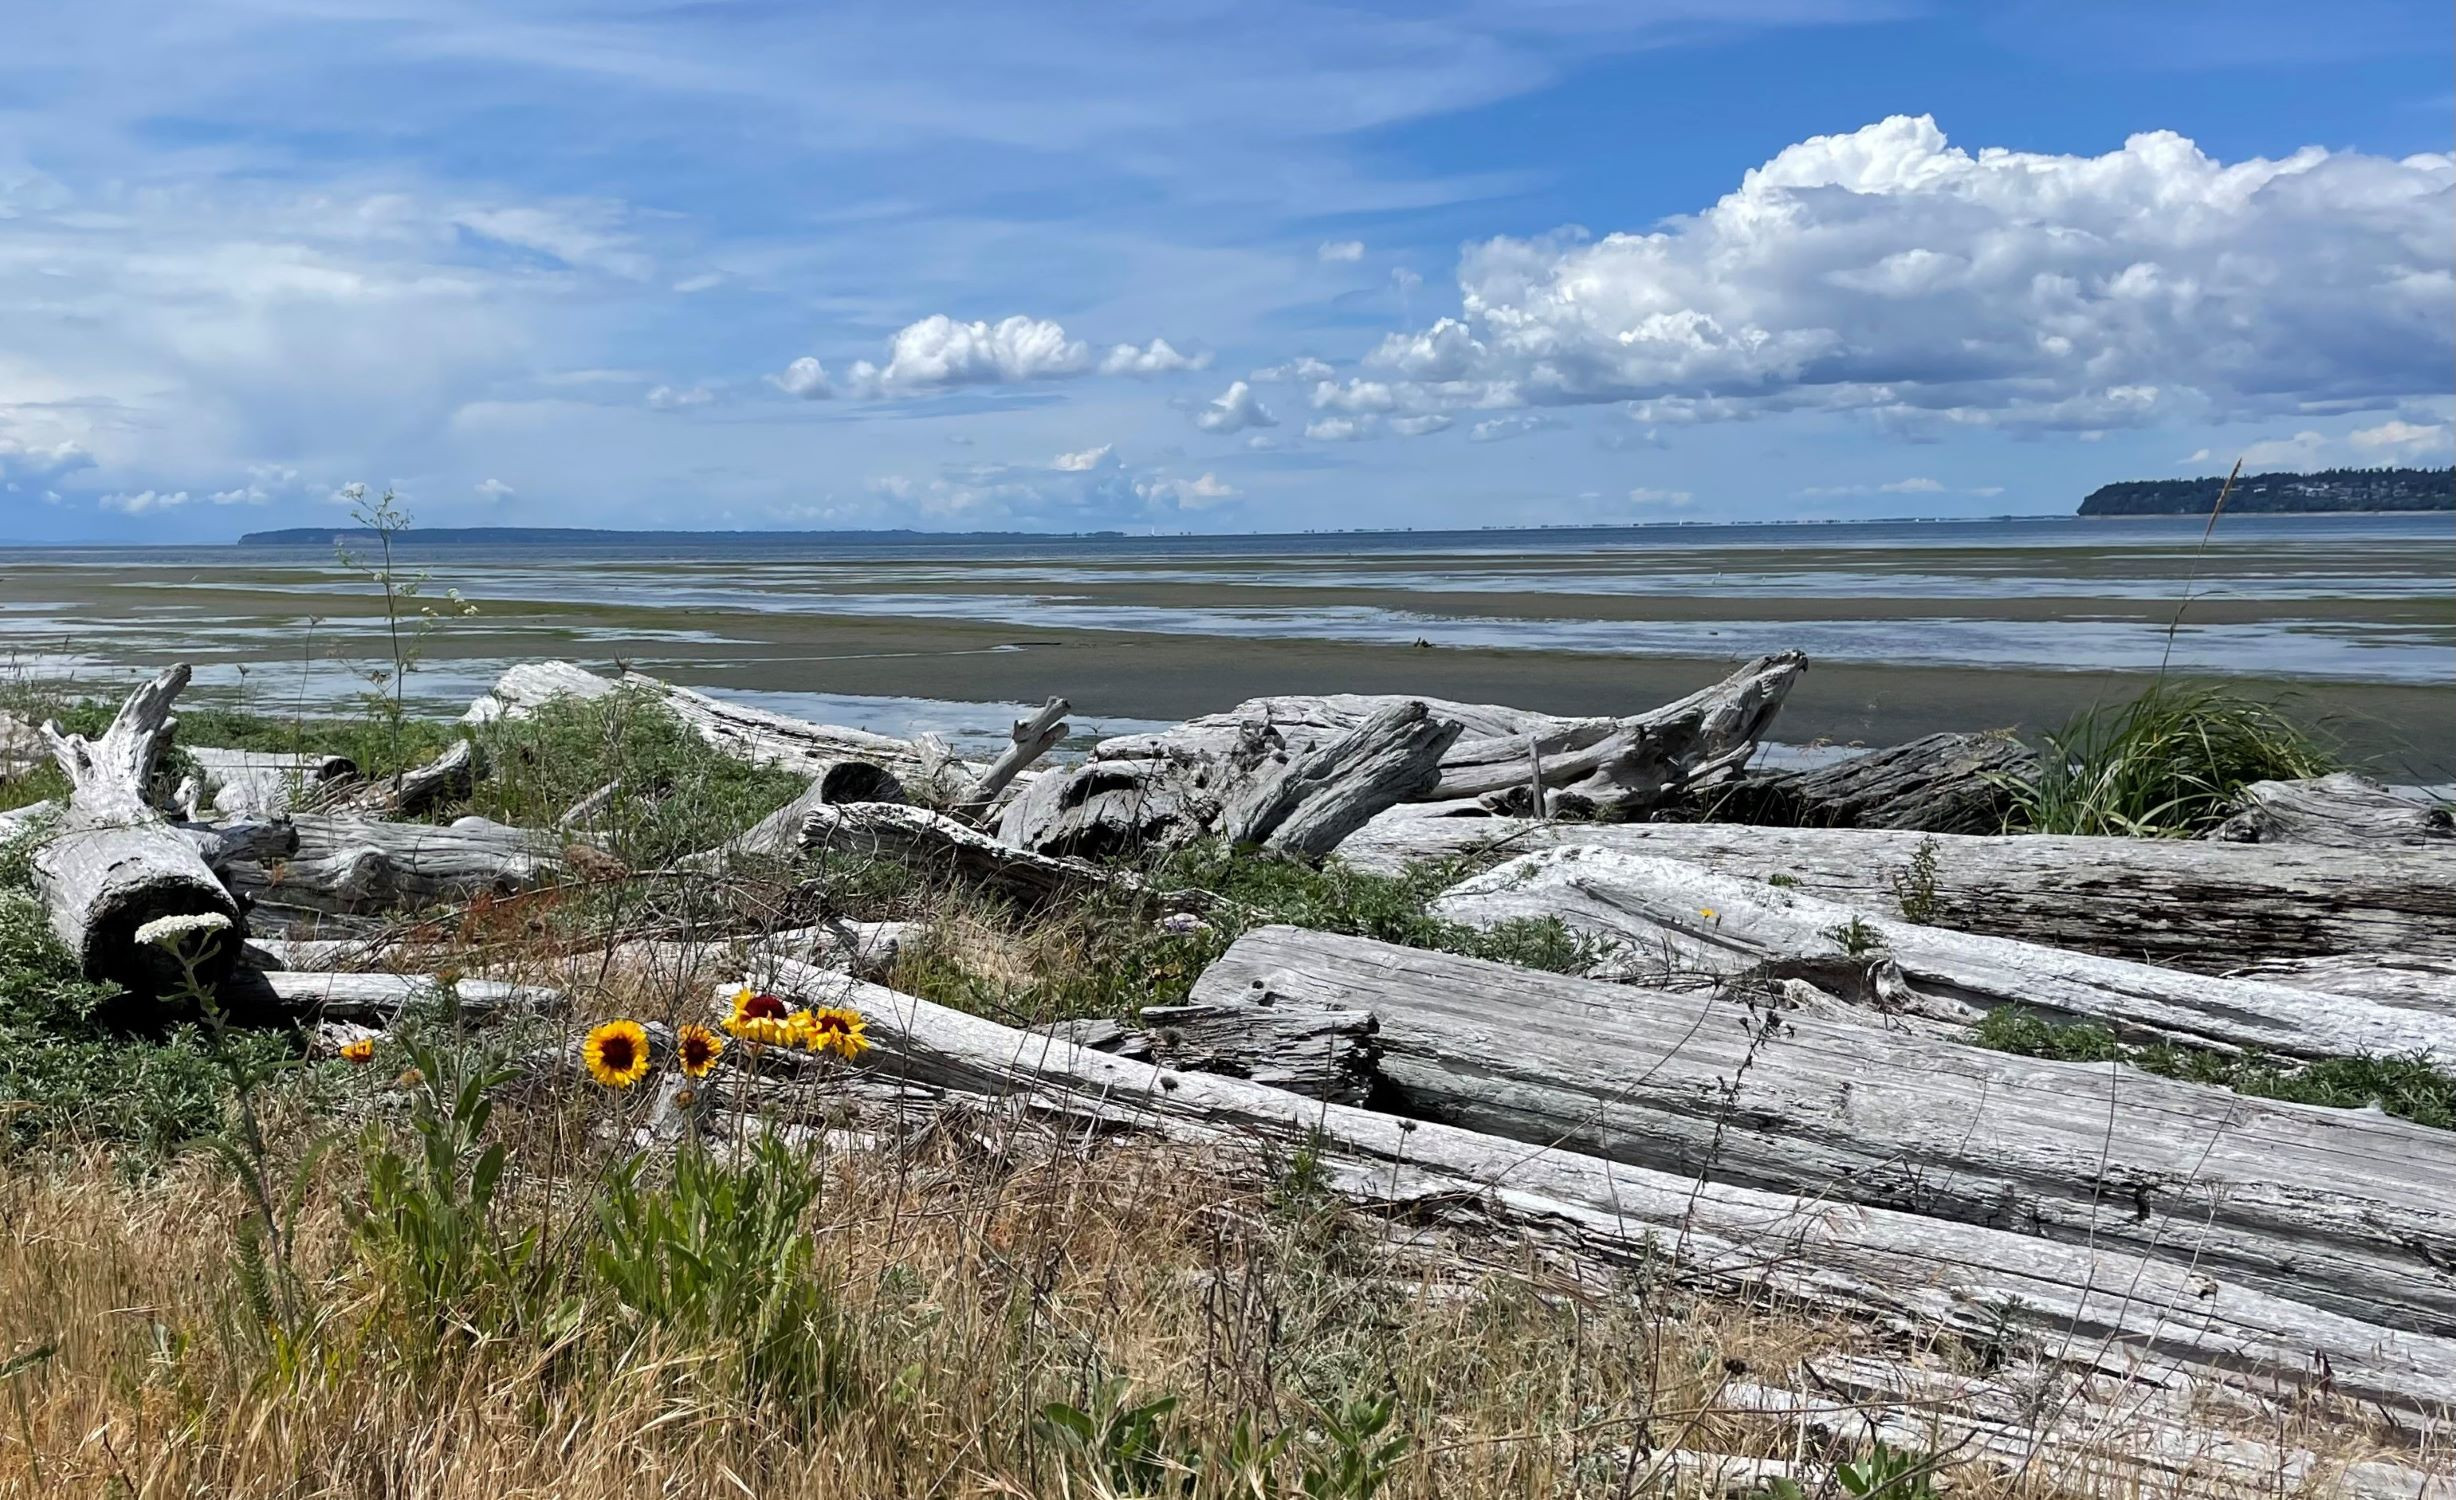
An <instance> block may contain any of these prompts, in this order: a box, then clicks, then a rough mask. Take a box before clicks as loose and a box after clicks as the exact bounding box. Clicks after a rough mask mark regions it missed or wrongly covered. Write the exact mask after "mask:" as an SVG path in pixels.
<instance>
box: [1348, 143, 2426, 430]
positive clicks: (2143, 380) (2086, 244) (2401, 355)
mask: <svg viewBox="0 0 2456 1500" xmlns="http://www.w3.org/2000/svg"><path fill="white" fill-rule="evenodd" d="M2452 234H2456V158H2452V157H2450V156H2448V155H2444V154H2424V155H2416V156H2410V157H2406V158H2404V159H2402V160H2390V159H2387V158H2384V157H2377V156H2368V155H2364V154H2361V153H2358V152H2330V151H2326V150H2322V149H2320V148H2317V147H2312V148H2307V149H2305V150H2302V151H2298V152H2295V153H2294V154H2293V155H2291V156H2288V157H2285V158H2283V159H2279V160H2268V159H2262V158H2252V159H2248V160H2244V161H2239V162H2233V163H2227V162H2221V161H2218V160H2215V159H2213V158H2211V157H2210V156H2209V155H2207V154H2206V153H2204V152H2202V151H2201V150H2200V149H2199V148H2198V147H2197V146H2195V145H2194V144H2193V143H2192V142H2191V141H2189V140H2186V139H2185V138H2183V137H2181V136H2179V135H2175V134H2173V133H2171V132H2153V133H2149V134H2143V135H2136V136H2134V137H2132V138H2131V139H2130V140H2128V141H2126V142H2125V143H2124V145H2123V146H2122V147H2121V148H2120V149H2118V150H2115V151H2110V152H2108V153H2106V154H2104V155H2102V156H2094V157H2093V156H2062V155H2043V154H2036V153H2028V152H2018V151H2006V150H1998V149H1987V150H1981V151H1978V152H1976V153H1972V152H1969V151H1965V150H1962V149H1960V148H1958V147H1954V146H1952V145H1950V144H1948V143H1947V141H1946V139H1945V137H1944V134H1943V132H1942V131H1940V130H1939V129H1938V128H1937V126H1936V124H1935V122H1934V121H1933V120H1932V119H1928V118H1925V117H1920V118H1910V117H1902V116H1897V117H1895V118H1892V119H1888V120H1885V121H1883V122H1881V123H1879V124H1875V125H1871V126H1869V127H1867V128H1866V129H1864V130H1859V131H1855V132H1852V133H1850V134H1846V135H1833V136H1819V137H1816V138H1814V139H1811V140H1808V141H1804V142H1802V143H1800V144H1798V145H1796V146H1792V147H1789V148H1787V149H1785V150H1784V151H1782V152H1781V153H1779V154H1778V155H1776V156H1775V157H1774V159H1773V160H1771V161H1769V162H1767V163H1766V164H1765V165H1763V166H1761V167H1759V168H1757V169H1755V170H1753V171H1751V172H1749V173H1747V174H1746V176H1745V177H1744V179H1743V180H1742V181H1741V183H1740V185H1739V187H1738V188H1737V189H1736V190H1734V191H1733V192H1731V193H1730V194H1728V195H1726V196H1725V197H1723V198H1722V199H1721V200H1720V201H1718V202H1716V203H1714V204H1713V205H1711V206H1710V207H1708V208H1706V209H1704V210H1703V211H1702V212H1700V213H1696V214H1693V215H1689V216H1684V217H1680V218H1676V219H1673V220H1670V221H1668V222H1667V223H1666V224H1665V226H1664V227H1662V228H1660V229H1658V230H1655V231H1652V232H1645V233H1622V234H1612V235H1608V236H1605V237H1604V238H1602V239H1588V238H1586V237H1584V236H1582V235H1578V234H1574V233H1563V234H1560V235H1554V236H1549V237H1544V238H1537V239H1514V238H1502V239H1495V240H1492V241H1489V242H1487V243H1485V244H1482V245H1478V246H1475V247H1473V248H1471V249H1470V250H1469V251H1468V252H1467V253H1466V254H1465V255H1464V257H1463V258H1462V260H1461V263H1460V267H1459V286H1460V308H1459V312H1458V314H1457V315H1456V316H1455V317H1446V318H1442V319H1439V320H1436V321H1435V322H1434V323H1432V324H1431V325H1430V326H1429V327H1426V328H1423V329H1420V330H1416V331H1411V332H1404V333H1398V334H1393V335H1391V336H1389V337H1388V338H1387V339H1385V340H1384V341H1383V343H1382V344H1381V346H1380V347H1379V348H1378V349H1377V350H1375V351H1374V353H1373V355H1372V356H1371V359H1370V361H1369V363H1371V364H1372V365H1374V366H1375V367H1376V368H1377V369H1378V370H1379V371H1381V372H1382V373H1383V374H1385V375H1386V376H1387V377H1388V379H1387V380H1386V381H1363V382H1351V383H1350V384H1349V385H1348V386H1346V387H1329V388H1328V389H1327V391H1326V390H1325V389H1323V388H1317V390H1316V393H1315V399H1314V405H1315V406H1316V407H1317V408H1320V409H1332V408H1334V407H1335V408H1337V409H1343V410H1350V411H1354V410H1364V409H1375V408H1371V407H1367V406H1365V405H1363V404H1362V403H1363V402H1364V401H1366V400H1372V401H1387V402H1389V403H1390V405H1388V406H1383V407H1380V408H1378V409H1384V410H1389V409H1410V410H1419V411H1421V410H1432V409H1446V408H1452V407H1459V406H1503V407H1509V406H1526V405H1537V406H1540V405H1553V404H1571V403H1579V402H1600V401H1631V402H1636V403H1640V404H1641V407H1640V408H1639V409H1633V411H1632V413H1631V414H1632V415H1633V416H1637V417H1638V418H1639V420H1641V421H1645V422H1648V423H1654V422H1671V421H1720V420H1732V419H1735V418H1740V417H1747V416H1753V415H1757V414H1760V413H1762V412H1766V411H1785V410H1798V409H1814V410H1857V411H1865V412H1870V413H1873V414H1875V415H1876V416H1878V417H1879V418H1880V419H1883V420H1886V421H1888V422H1890V423H1895V424H1901V425H1904V426H1916V425H1917V424H1944V423H1953V424H1962V425H1996V426H2009V427H2027V428H2060V429H2072V430H2103V429H2108V428H2115V427H2136V426H2143V425H2147V424H2150V423H2155V422H2159V421H2163V420H2166V419H2168V418H2169V417H2179V416H2187V415H2188V416H2195V417H2199V418H2203V419H2217V420H2225V419H2232V418H2244V417H2250V416H2255V415H2259V414H2262V413H2267V414H2276V413H2291V412H2299V411H2308V412H2313V413H2325V412H2345V411H2356V410H2363V409H2378V408H2381V407H2389V406H2393V405H2395V404H2396V403H2398V402H2399V401H2401V400H2404V399H2407V398H2425V397H2430V396H2433V395H2444V393H2445V389H2446V378H2447V371H2448V368H2449V366H2450V362H2451V359H2452V358H2456V271H2452V270H2451V266H2450V263H2449V259H2448V255H2447V246H2448V244H2449V243H2450V239H2451V235H2452Z"/></svg>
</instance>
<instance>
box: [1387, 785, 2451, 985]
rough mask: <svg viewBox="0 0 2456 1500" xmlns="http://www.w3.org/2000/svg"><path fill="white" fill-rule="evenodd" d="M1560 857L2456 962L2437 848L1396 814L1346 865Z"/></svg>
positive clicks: (2202, 960) (1983, 912)
mask: <svg viewBox="0 0 2456 1500" xmlns="http://www.w3.org/2000/svg"><path fill="white" fill-rule="evenodd" d="M1563 844H1591V845H1596V846H1600V847H1603V848H1607V849H1621V850H1626V851H1628V852H1630V853H1634V854H1655V855H1662V856H1665V857H1667V858H1671V859H1680V860H1687V861H1689V862H1691V863H1695V864H1700V865H1703V866H1705V867H1706V868H1708V869H1711V870H1716V871H1719V872H1721V873H1724V874H1729V875H1738V876H1742V877H1745V878H1747V879H1751V880H1760V881H1762V880H1767V879H1769V878H1774V877H1780V878H1781V879H1782V880H1785V881H1789V882H1792V883H1794V885H1795V886H1796V888H1797V889H1798V890H1800V891H1801V892H1803V893H1804V894H1807V895H1811V896H1821V897H1824V898H1826V899H1828V900H1833V901H1840V902H1842V903H1844V904H1846V905H1850V906H1856V907H1859V908H1861V909H1862V910H1893V911H1899V910H1900V909H1901V902H1902V900H1903V898H1904V894H1905V892H1908V893H1910V894H1911V895H1912V896H1913V897H1914V898H1916V897H1918V896H1920V895H1922V894H1923V895H1924V897H1925V899H1924V900H1923V901H1920V902H1918V906H1919V909H1922V910H1924V911H1925V912H1926V913H1927V918H1926V919H1927V920H1928V921H1929V922H1930V923H1932V924H1934V925H1936V926H1939V927H1950V928H1954V929H1956V930H1958V931H1962V932H1976V933H1986V934H1991V935H1995V936H2001V937H2017V938H2022V939H2025V940H2027V941H2030V942H2036V943H2046V944H2050V945H2052V946H2054V947H2058V948H2071V949H2076V950H2079V951H2081V952H2085V953H2097V954H2103V955H2106V956H2109V957H2114V958H2131V959H2140V960H2144V961H2146V962H2150V963H2156V964H2164V965H2167V966H2170V967H2173V968H2178V969H2190V970H2195V971H2198V972H2201V973H2223V972H2225V971H2227V970H2229V969H2237V968H2240V967H2242V966H2243V965H2244V964H2247V963H2254V962H2259V961H2262V960H2266V959H2272V958H2310V957H2314V956H2317V955H2321V954H2331V953H2353V954H2363V953H2393V954H2399V955H2409V956H2416V957H2439V958H2450V957H2456V860H2450V859H2448V858H2446V857H2445V856H2444V855H2442V854H2441V853H2439V852H2438V851H2435V850H2427V849H2376V850H2362V851H2354V850H2344V849H2327V848H2314V847H2310V846H2306V845H2288V844H2281V845H2278V846H2276V847H2274V848H2245V847H2243V846H2241V845H2236V844H2223V843H2212V842H2201V841H2198V840H2191V839H2105V838H2064V837H2057V836H2052V835H2046V834H2021V835H2004V836H1998V837H1992V838H1989V837H1980V836H1976V835H1968V834H1948V833H1938V834H1915V833H1894V832H1888V831H1884V830H1879V829H1805V828H1802V829H1790V828H1732V827H1723V826H1719V825H1715V824H1691V823H1647V824H1629V825H1609V824H1585V823H1537V822H1534V821H1532V820H1529V819H1523V818H1472V817H1459V818H1452V817H1430V816H1424V815H1421V814H1419V813H1412V812H1410V810H1409V809H1406V808H1397V809H1393V810H1392V811H1390V812H1387V813H1384V814H1382V815H1381V816H1380V817H1378V818H1375V819H1374V820H1373V821H1372V822H1370V823H1367V824H1366V825H1365V826H1364V827H1363V828H1361V829H1359V830H1358V831H1357V832H1355V833H1354V834H1352V835H1350V836H1349V837H1348V839H1347V840H1346V842H1344V843H1342V844H1341V845H1340V846H1339V854H1340V856H1341V857H1342V858H1343V859H1346V860H1348V861H1349V862H1350V863H1353V864H1355V865H1356V866H1358V867H1359V868H1361V869H1366V870H1373V871H1379V872H1386V873H1388V872H1396V871H1398V870H1401V869H1404V868H1405V867H1406V866H1408V865H1410V864H1413V863H1416V862H1418V861H1421V860H1440V859H1461V858H1491V857H1495V856H1504V855H1510V854H1517V853H1522V852H1525V851H1527V850H1532V849H1544V848H1552V847H1556V846H1559V845H1563ZM1922 851H1925V852H1924V854H1923V853H1922ZM1923 860H1924V862H1925V863H1926V864H1927V866H1928V871H1929V873H1928V876H1927V878H1926V879H1925V880H1924V881H1922V880H1921V879H1920V878H1919V874H1918V867H1919V865H1920V864H1921V862H1922V861H1923ZM1922 887H1923V888H1924V889H1923V890H1922Z"/></svg>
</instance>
